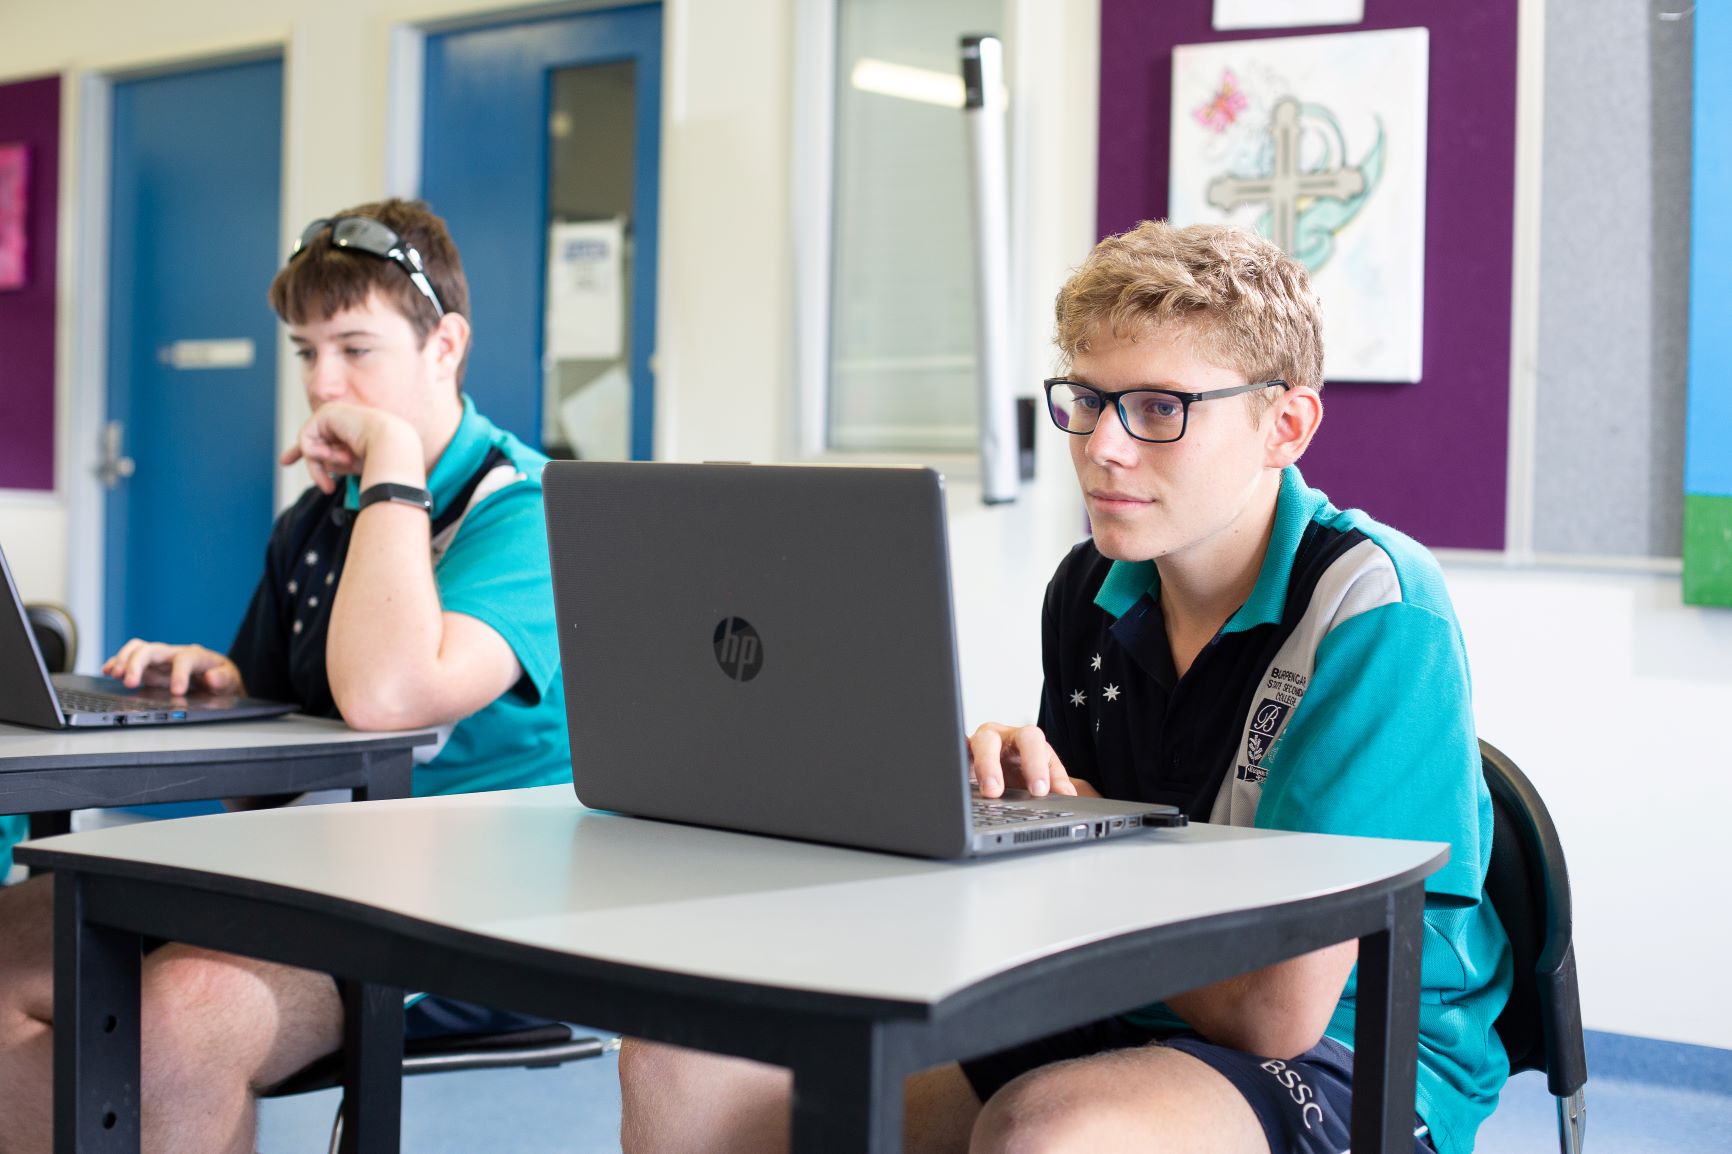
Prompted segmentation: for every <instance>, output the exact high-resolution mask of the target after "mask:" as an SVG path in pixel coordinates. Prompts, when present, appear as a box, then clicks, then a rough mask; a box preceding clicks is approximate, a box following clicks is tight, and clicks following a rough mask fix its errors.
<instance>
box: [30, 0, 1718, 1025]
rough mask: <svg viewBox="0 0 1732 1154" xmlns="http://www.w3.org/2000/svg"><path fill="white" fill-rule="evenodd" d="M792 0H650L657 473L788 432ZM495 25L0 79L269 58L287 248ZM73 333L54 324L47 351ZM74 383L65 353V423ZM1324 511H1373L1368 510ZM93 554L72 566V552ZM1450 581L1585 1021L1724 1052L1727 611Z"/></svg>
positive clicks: (1088, 203) (99, 43) (1052, 503)
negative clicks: (427, 51) (1513, 765)
mask: <svg viewBox="0 0 1732 1154" xmlns="http://www.w3.org/2000/svg"><path fill="white" fill-rule="evenodd" d="M797 2H806V0H726V2H725V3H720V2H717V0H667V3H666V9H665V10H666V34H665V36H666V39H665V49H666V56H665V67H666V74H667V81H666V85H667V91H666V94H665V95H666V99H665V102H664V116H665V118H666V119H665V122H664V125H663V157H662V222H661V228H662V238H663V239H662V264H661V268H660V270H659V272H660V276H659V290H658V291H659V302H658V307H659V310H660V316H659V334H660V342H661V347H660V348H659V349H658V350H657V352H656V367H657V372H658V376H657V387H658V398H659V400H658V403H659V404H660V413H661V423H660V428H659V430H658V439H657V447H658V453H659V455H661V456H664V457H673V458H681V459H702V458H706V457H721V458H731V459H739V458H750V459H758V460H770V459H777V458H782V457H787V456H789V455H791V453H792V446H793V445H794V443H795V437H794V416H795V406H794V382H793V367H792V366H793V341H794V338H793V315H792V314H793V305H794V288H793V283H794V281H793V266H792V261H793V237H792V226H791V224H790V194H789V188H790V173H791V165H792V164H794V163H796V162H797V160H798V158H797V157H795V155H794V153H793V148H792V144H791V128H792V117H793V110H794V105H795V101H796V100H797V99H798V97H797V94H795V93H794V92H793V90H792V81H791V77H792V75H793V68H792V63H791V59H790V57H791V53H792V44H793V39H792V37H793V11H794V5H795V4H796V3H797ZM503 10H504V8H503V6H502V5H497V4H491V3H488V0H469V2H466V3H463V4H460V5H453V4H448V3H438V2H436V0H252V2H250V3H248V4H244V5H242V4H234V3H231V2H229V0H174V2H173V3H172V4H168V3H165V4H155V5H137V4H131V3H121V2H119V0H6V7H5V12H4V16H3V17H0V20H3V30H0V79H13V78H21V77H25V76H30V75H39V74H42V73H45V72H50V71H55V70H63V69H64V70H67V71H69V72H71V73H73V74H75V75H76V74H79V73H81V72H83V71H85V70H92V69H96V70H101V69H121V68H130V67H135V66H139V65H142V64H149V63H153V62H165V61H170V60H173V59H176V58H188V57H196V56H198V55H200V54H204V53H207V52H214V51H220V50H230V49H234V48H237V47H244V46H249V45H258V44H261V43H270V42H275V43H282V44H286V45H287V46H288V69H287V72H288V85H289V96H288V104H287V117H286V120H287V125H286V132H287V136H288V139H287V141H286V142H285V157H286V164H285V187H284V222H283V238H284V245H285V249H284V251H287V244H288V242H289V240H290V239H291V237H292V235H293V233H294V232H295V231H296V230H297V229H298V227H299V224H300V222H301V221H303V220H304V219H307V218H310V217H312V216H314V215H317V214H318V213H319V212H320V211H325V210H328V209H330V208H331V207H333V206H335V205H340V204H345V203H351V202H354V201H359V200H363V199H367V198H369V197H373V196H376V195H378V194H380V193H381V192H382V191H383V190H384V188H385V181H386V176H385V162H384V146H385V127H384V126H385V123H386V109H387V100H388V95H387V59H388V54H389V40H390V34H391V29H392V27H393V25H394V24H395V23H398V22H402V21H432V20H436V19H440V18H444V17H448V16H451V15H453V14H455V13H458V12H475V11H503ZM1014 13H1015V16H1014V28H1013V35H1014V39H1013V42H1012V52H1013V60H1012V62H1011V64H1012V67H1011V72H1012V80H1013V86H1014V89H1015V92H1016V94H1017V95H1016V99H1017V101H1018V103H1019V105H1020V106H1021V111H1020V113H1019V120H1018V129H1017V132H1018V136H1017V140H1016V145H1017V149H1018V156H1017V161H1016V169H1017V171H1016V177H1017V181H1018V191H1017V200H1016V204H1015V205H1014V206H1013V215H1014V217H1015V224H1014V229H1015V232H1016V242H1017V252H1018V257H1017V259H1018V260H1019V261H1020V262H1021V267H1022V268H1023V269H1025V270H1026V277H1025V284H1024V287H1023V290H1022V292H1023V296H1022V299H1021V300H1020V301H1019V302H1018V310H1019V312H1020V313H1021V315H1022V317H1023V318H1024V323H1023V325H1022V327H1021V335H1020V337H1019V349H1018V356H1019V358H1020V360H1021V361H1022V365H1021V368H1020V371H1021V372H1022V373H1023V374H1024V375H1025V377H1027V376H1029V375H1045V374H1044V371H1045V369H1046V368H1047V367H1048V364H1049V361H1050V355H1049V353H1048V351H1047V343H1046V342H1047V336H1048V331H1049V328H1050V319H1049V318H1050V300H1051V297H1052V293H1053V291H1054V289H1056V287H1057V285H1058V283H1059V281H1060V280H1061V279H1062V277H1063V275H1064V272H1065V270H1066V269H1067V268H1068V267H1070V266H1071V265H1073V264H1074V263H1076V262H1077V261H1078V260H1080V259H1081V257H1082V255H1083V254H1084V253H1085V252H1086V250H1087V248H1088V245H1089V243H1090V242H1091V241H1092V240H1093V228H1094V192H1095V190H1094V181H1093V175H1092V174H1093V173H1094V171H1095V153H1094V147H1095V144H1094V142H1095V136H1096V130H1095V98H1094V95H1093V94H1094V91H1095V89H1096V87H1097V58H1096V51H1095V45H1096V41H1097V39H1098V27H1097V25H1096V23H1095V19H1094V16H1093V14H1092V12H1090V11H1088V10H1087V6H1085V5H1082V4H1078V3H1074V0H1073V2H1067V0H1016V3H1015V5H1014ZM72 103H73V106H72V107H69V109H68V113H67V122H68V129H69V131H73V130H75V127H76V121H77V116H76V113H77V109H76V107H75V102H72ZM64 155H65V156H66V158H67V159H66V162H65V170H64V171H63V173H62V185H63V189H64V190H65V191H64V194H63V195H64V197H65V200H64V204H63V209H62V211H63V214H66V219H65V220H64V221H63V229H62V243H63V253H64V255H63V263H62V281H61V285H62V290H61V291H62V301H61V305H62V311H63V313H69V312H70V305H71V303H72V301H73V299H74V298H75V296H76V294H77V292H78V286H77V285H76V284H75V283H73V278H72V277H70V276H69V275H67V274H68V272H69V270H71V269H73V268H75V267H76V261H77V253H76V243H77V240H78V237H77V236H76V235H75V234H74V232H73V229H72V226H71V220H70V210H71V205H73V204H74V203H75V199H76V196H77V191H78V190H77V183H76V182H77V179H78V175H79V174H78V172H77V171H76V162H75V157H76V155H77V148H76V147H75V146H74V142H73V141H71V140H69V141H68V147H67V148H66V149H65V150H64ZM70 345H71V337H70V330H68V332H66V333H64V334H63V342H62V349H63V351H70ZM63 359H65V360H70V358H63ZM286 368H287V366H286V365H285V370H286ZM71 373H72V365H71V364H70V363H65V364H63V365H62V378H63V382H64V383H63V408H62V414H63V416H62V419H63V420H64V419H65V417H64V414H65V412H66V411H67V407H68V403H69V402H70V400H71V399H72V398H70V397H69V395H68V393H69V390H70V383H69V382H70V380H71ZM283 379H284V381H285V382H287V387H286V388H285V389H284V391H283V393H282V398H283V399H282V405H281V410H282V413H283V416H282V420H283V423H284V424H285V425H292V424H294V423H298V420H299V417H298V413H299V411H300V409H299V406H300V404H301V402H300V398H299V395H298V390H297V389H296V388H295V386H294V384H293V378H292V376H291V375H289V374H288V373H287V372H286V371H285V373H284V374H283ZM1337 403H1342V402H1339V401H1338V402H1337ZM1325 435H1327V434H1326V433H1325ZM64 443H65V437H64V435H63V437H62V444H64ZM1040 444H1041V449H1040V453H1041V460H1040V469H1039V474H1040V476H1039V480H1038V481H1037V483H1036V485H1035V486H1034V487H1033V489H1032V490H1031V492H1030V493H1029V495H1028V497H1027V498H1026V499H1025V500H1024V501H1023V502H1022V503H1020V504H1018V505H1016V506H1014V507H1009V508H1003V507H1001V508H994V509H987V508H983V507H982V506H980V505H979V504H978V502H977V501H976V500H975V498H974V491H973V489H972V488H971V485H970V483H969V482H968V481H967V480H966V478H959V479H956V480H955V481H954V483H953V485H952V492H953V500H952V506H951V507H952V533H951V538H952V549H953V554H954V564H955V568H956V588H957V590H958V612H957V616H958V632H959V635H960V638H961V642H962V647H963V654H964V671H963V673H964V684H965V697H966V707H967V711H968V716H969V718H970V720H971V722H973V721H980V720H984V719H987V718H998V719H1003V720H1018V719H1026V718H1032V716H1033V712H1034V707H1035V693H1036V690H1037V688H1038V684H1039V668H1038V653H1037V649H1038V631H1037V626H1038V612H1039V604H1040V596H1041V591H1042V589H1043V587H1044V584H1045V580H1046V577H1047V575H1048V573H1049V572H1050V571H1051V568H1052V566H1053V565H1054V564H1055V563H1056V561H1057V559H1058V557H1059V555H1060V554H1061V553H1062V551H1063V549H1064V548H1065V547H1066V546H1067V545H1068V544H1069V543H1070V542H1071V541H1073V540H1074V539H1075V538H1076V536H1078V535H1079V533H1080V525H1081V522H1080V517H1079V513H1078V510H1077V507H1076V504H1075V501H1074V499H1073V497H1072V495H1071V493H1070V479H1069V465H1068V461H1067V460H1066V458H1065V454H1064V448H1063V446H1062V444H1060V443H1059V441H1058V440H1057V439H1056V438H1052V437H1046V438H1042V439H1041V442H1040ZM296 486H298V480H297V481H294V482H292V483H291V488H292V487H296ZM66 489H67V484H66V481H65V477H64V475H63V480H62V491H61V494H60V495H58V496H55V497H50V498H45V497H41V496H22V495H19V494H11V493H0V540H3V541H5V542H7V543H8V544H11V543H13V542H27V543H28V545H27V547H23V548H15V549H14V551H13V552H11V553H9V554H8V556H9V558H10V559H11V560H12V562H13V565H14V568H15V569H16V570H17V571H18V573H19V577H20V582H21V584H23V586H24V588H25V592H26V595H27V596H30V597H47V598H62V597H64V595H65V590H66V589H67V587H68V583H69V575H70V574H71V572H72V567H71V564H70V562H69V561H68V557H67V550H68V546H67V541H68V540H69V538H70V537H71V536H72V534H71V533H70V531H69V524H68V513H67V508H66V500H65V496H64V494H65V491H66ZM1340 496H1341V497H1342V498H1344V499H1349V500H1353V501H1355V502H1357V503H1364V504H1368V505H1369V506H1371V509H1372V511H1373V512H1375V511H1376V495H1375V494H1340ZM88 563H89V562H88V560H87V559H86V558H85V557H83V556H82V555H81V556H80V559H79V562H78V564H79V565H80V566H84V565H87V564H88ZM1446 569H1447V572H1448V575H1449V580H1450V584H1451V588H1452V591H1453V592H1454V594H1455V597H1456V599H1457V605H1458V609H1459V610H1460V613H1461V618H1462V621H1463V626H1464V629H1465V630H1466V633H1467V639H1468V645H1469V649H1470V652H1471V655H1472V658H1473V663H1474V672H1475V678H1476V700H1477V702H1478V710H1479V717H1480V726H1481V731H1482V732H1483V733H1484V734H1485V735H1486V737H1488V738H1489V739H1490V740H1492V741H1494V742H1495V743H1497V744H1498V745H1500V746H1502V747H1503V748H1504V749H1505V750H1506V751H1507V752H1508V753H1510V754H1511V756H1513V757H1514V758H1515V759H1516V761H1517V763H1518V764H1520V765H1521V766H1522V767H1523V768H1524V769H1525V770H1526V771H1527V772H1528V773H1529V775H1530V776H1531V777H1533V779H1534V780H1535V782H1536V783H1537V784H1538V785H1539V787H1540V789H1541V790H1542V791H1543V792H1544V793H1545V795H1546V797H1547V799H1548V801H1549V802H1550V804H1551V806H1552V808H1553V810H1554V811H1555V814H1556V817H1557V820H1558V824H1559V826H1560V828H1561V832H1562V835H1563V837H1564V840H1565V846H1566V848H1567V850H1568V851H1569V854H1570V857H1571V867H1572V871H1573V876H1574V882H1575V890H1576V903H1577V906H1576V925H1577V933H1578V938H1579V957H1580V961H1581V970H1582V982H1583V995H1584V1012H1585V1016H1586V1019H1587V1023H1588V1025H1589V1026H1591V1027H1596V1028H1602V1029H1612V1030H1619V1031H1623V1032H1627V1033H1634V1034H1645V1035H1650V1036H1656V1037H1665V1038H1672V1039H1677V1040H1684V1041H1693V1042H1698V1043H1703V1044H1709V1045H1717V1046H1723V1047H1732V1002H1729V1000H1728V999H1726V998H1725V997H1724V996H1721V995H1719V993H1718V984H1717V983H1716V982H1715V980H1714V979H1715V977H1716V976H1717V971H1718V969H1719V968H1720V964H1721V963H1722V961H1723V959H1724V958H1725V956H1726V955H1727V953H1728V947H1729V946H1732V941H1729V940H1728V931H1727V930H1726V928H1725V925H1726V923H1725V920H1724V918H1723V917H1722V915H1721V913H1720V906H1721V904H1722V903H1721V899H1720V894H1719V890H1718V887H1717V886H1716V885H1714V884H1713V879H1716V878H1717V877H1718V876H1719V875H1720V872H1721V871H1720V870H1719V869H1718V868H1717V866H1718V864H1719V863H1718V860H1717V859H1718V854H1717V851H1718V849H1719V848H1720V847H1719V845H1718V839H1719V837H1720V836H1722V835H1721V834H1720V831H1719V829H1718V823H1719V821H1720V819H1721V815H1723V814H1725V813H1727V812H1728V811H1729V810H1732V804H1729V803H1732V755H1729V754H1728V753H1727V752H1726V750H1727V744H1726V742H1725V741H1724V739H1723V738H1722V737H1721V736H1720V728H1721V727H1720V726H1718V725H1716V724H1715V723H1716V722H1718V721H1720V720H1721V719H1722V717H1723V715H1724V714H1726V713H1727V712H1728V705H1727V703H1728V702H1729V701H1732V694H1729V692H1728V690H1729V688H1732V686H1729V685H1728V682H1729V681H1732V668H1729V667H1732V613H1728V612H1726V611H1708V610H1697V609H1689V608H1685V607H1683V606H1682V605H1680V604H1679V593H1678V579H1677V577H1676V576H1675V575H1670V576H1668V575H1644V574H1630V573H1623V574H1619V573H1610V572H1607V573H1590V572H1579V571H1568V570H1559V569H1547V568H1541V567H1528V568H1506V567H1503V566H1501V565H1499V564H1491V563H1476V562H1471V561H1454V560H1452V561H1451V562H1450V563H1449V564H1448V565H1447V567H1446Z"/></svg>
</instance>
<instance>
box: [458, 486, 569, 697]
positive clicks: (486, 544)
mask: <svg viewBox="0 0 1732 1154" xmlns="http://www.w3.org/2000/svg"><path fill="white" fill-rule="evenodd" d="M434 577H435V579H436V580H437V581H438V583H439V601H440V605H441V606H442V607H443V608H444V609H445V611H446V612H448V613H462V614H464V615H466V616H469V617H473V618H475V619H476V620H477V621H481V622H483V623H484V624H486V625H488V626H491V627H492V628H493V629H494V630H495V631H496V632H498V634H499V635H500V636H501V637H503V638H505V641H506V644H508V645H510V646H511V651H512V652H513V653H515V654H516V655H517V660H518V663H519V664H520V665H522V666H523V672H524V674H525V676H527V677H528V678H529V681H530V683H531V684H532V685H533V686H534V687H535V691H536V693H537V694H538V695H540V696H545V695H546V693H547V688H548V684H549V683H550V682H551V681H552V680H553V678H554V677H556V676H557V675H558V672H559V638H558V634H557V630H556V627H555V625H554V616H553V581H552V578H551V577H550V575H549V570H548V561H547V529H546V527H545V523H544V521H543V519H542V513H541V490H540V488H539V487H538V486H536V485H534V484H530V483H527V482H518V483H517V484H515V485H511V486H509V487H507V488H505V489H501V490H500V491H499V492H498V493H495V494H493V495H492V496H490V497H488V498H487V499H486V500H484V501H482V502H481V503H480V504H478V505H476V506H475V508H473V509H471V510H470V511H469V514H468V516H466V517H465V518H464V519H463V525H462V527H461V528H460V529H458V531H457V536H456V538H455V540H453V541H452V542H451V547H450V548H449V549H448V550H446V552H445V556H444V557H442V558H441V559H440V561H439V565H438V567H437V568H436V569H435V570H434Z"/></svg>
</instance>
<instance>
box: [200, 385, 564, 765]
mask: <svg viewBox="0 0 1732 1154" xmlns="http://www.w3.org/2000/svg"><path fill="white" fill-rule="evenodd" d="M546 464H547V458H546V457H544V456H542V455H541V454H540V453H538V452H536V451H535V450H533V449H531V448H529V447H528V446H527V445H525V444H524V443H523V442H522V441H520V440H518V439H517V438H516V437H514V436H512V435H511V434H510V433H508V432H506V431H505V430H504V429H501V428H499V427H498V426H496V425H494V424H493V422H491V421H489V420H488V419H487V418H486V417H484V416H482V415H481V414H480V413H478V412H477V411H476V410H475V405H474V402H472V401H471V400H470V399H469V398H468V397H465V398H464V399H463V417H462V420H461V421H460V422H459V424H458V426H457V432H456V433H455V435H453V437H452V438H451V443H450V444H449V445H447V446H446V448H445V451H444V452H443V453H442V454H440V456H439V460H438V461H437V462H435V463H434V466H433V471H432V474H431V476H429V477H428V479H427V487H428V489H429V491H431V493H432V494H433V510H432V516H433V578H434V580H435V582H436V583H437V584H438V587H439V601H440V605H441V606H442V608H443V609H444V610H445V611H446V612H449V613H463V614H466V615H468V616H470V617H474V618H475V619H476V620H478V621H481V622H484V623H485V624H487V625H488V626H490V627H492V628H493V629H494V630H495V631H496V632H497V633H498V634H499V635H500V636H501V637H503V638H504V639H505V640H506V642H507V644H509V645H510V646H511V649H512V652H513V653H515V654H516V655H517V660H518V664H520V665H521V666H522V667H523V676H522V678H521V679H519V681H518V683H517V684H516V685H515V686H513V687H512V688H511V689H510V690H508V691H506V692H505V693H504V694H503V695H501V696H500V697H498V698H496V699H495V700H494V701H493V702H492V703H491V704H489V705H487V706H485V707H483V708H482V709H481V710H479V711H478V712H476V713H474V714H472V715H470V716H469V717H466V718H463V719H462V720H461V721H458V722H456V723H455V724H454V725H450V726H446V727H444V729H443V730H442V731H441V732H440V738H441V741H440V743H439V745H437V746H436V747H434V748H433V750H432V751H431V754H432V755H431V757H430V758H428V759H427V760H425V762H424V763H418V764H417V765H416V767H415V774H414V791H415V793H416V795H417V796H420V795H426V794H443V793H466V792H470V791H473V790H486V789H506V788H512V787H517V786H531V785H554V784H557V783H560V782H564V781H569V780H571V751H570V745H569V742H568V739H567V736H566V725H565V688H564V685H563V683H562V681H561V679H560V673H559V639H558V634H557V632H556V630H557V626H556V625H555V624H554V616H553V585H552V578H551V576H550V571H549V568H548V561H547V530H546V527H545V523H544V521H543V518H542V512H541V470H542V468H543V467H544V466H545V465H546ZM358 493H359V484H358V482H357V480H356V479H355V478H353V477H351V478H349V479H348V482H347V484H346V485H344V486H341V487H339V488H338V489H337V491H336V492H335V493H330V494H326V493H321V492H320V491H319V490H318V489H317V488H310V489H308V490H307V491H306V492H305V493H303V494H302V495H301V498H300V499H299V500H298V501H296V502H295V504H294V505H293V506H292V507H290V508H289V509H288V510H286V511H285V512H284V513H283V514H282V515H281V516H280V517H278V518H277V522H276V525H275V526H274V527H273V528H272V530H271V539H270V543H269V545H267V546H266V549H265V572H264V575H263V577H261V578H260V580H259V584H258V587H257V589H256V590H255V591H254V593H253V599H252V603H251V604H250V605H249V606H248V608H247V613H246V617H245V618H244V619H243V620H242V622H241V626H240V629H239V631H238V632H237V633H236V635H235V640H234V644H233V645H231V646H230V647H229V657H230V658H231V659H232V660H233V661H234V662H235V664H236V665H237V666H239V667H240V670H241V675H242V677H244V678H245V680H246V685H247V690H248V691H249V692H251V693H253V694H256V695H258V696H260V697H270V698H276V699H277V700H280V701H294V702H297V703H299V704H300V706H301V709H302V711H303V712H305V713H309V714H313V715H314V716H319V717H332V718H336V717H339V716H340V714H339V712H338V710H337V706H336V702H335V701H334V700H333V699H332V697H331V687H330V682H329V680H328V679H327V678H326V675H325V639H326V634H327V630H328V628H329V624H330V610H331V601H332V599H333V597H334V595H335V593H336V590H337V586H338V584H339V583H340V582H341V580H342V571H343V560H344V558H345V557H346V556H347V554H348V548H349V537H350V534H351V533H352V531H353V529H354V520H355V507H356V503H357V496H358Z"/></svg>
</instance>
